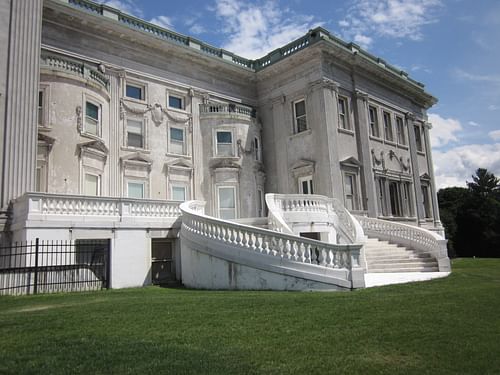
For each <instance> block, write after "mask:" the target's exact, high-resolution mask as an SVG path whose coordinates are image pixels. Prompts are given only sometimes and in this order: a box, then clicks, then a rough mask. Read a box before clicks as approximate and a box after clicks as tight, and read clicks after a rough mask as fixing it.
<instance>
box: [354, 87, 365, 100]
mask: <svg viewBox="0 0 500 375" xmlns="http://www.w3.org/2000/svg"><path fill="white" fill-rule="evenodd" d="M354 94H355V95H356V98H358V99H363V100H365V101H366V100H368V94H367V93H366V92H364V91H361V90H358V89H356V90H354Z"/></svg>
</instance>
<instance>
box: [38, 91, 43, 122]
mask: <svg viewBox="0 0 500 375" xmlns="http://www.w3.org/2000/svg"><path fill="white" fill-rule="evenodd" d="M38 125H39V126H43V90H40V91H38Z"/></svg>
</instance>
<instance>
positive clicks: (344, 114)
mask: <svg viewBox="0 0 500 375" xmlns="http://www.w3.org/2000/svg"><path fill="white" fill-rule="evenodd" d="M339 126H340V127H341V128H342V129H346V130H349V129H350V126H349V118H348V110H347V99H346V98H341V97H339Z"/></svg>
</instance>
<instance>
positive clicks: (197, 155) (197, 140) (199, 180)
mask: <svg viewBox="0 0 500 375" xmlns="http://www.w3.org/2000/svg"><path fill="white" fill-rule="evenodd" d="M190 94H191V120H190V121H191V123H190V124H189V127H190V129H191V153H192V154H191V157H192V160H193V173H192V175H191V176H192V179H193V181H192V186H193V196H192V197H191V199H198V200H204V201H206V200H207V197H205V196H204V194H203V189H202V186H203V182H204V181H203V138H202V135H201V127H200V104H202V103H203V95H204V94H203V93H200V92H197V91H194V90H191V91H190ZM210 200H211V199H209V201H210ZM207 209H208V207H207Z"/></svg>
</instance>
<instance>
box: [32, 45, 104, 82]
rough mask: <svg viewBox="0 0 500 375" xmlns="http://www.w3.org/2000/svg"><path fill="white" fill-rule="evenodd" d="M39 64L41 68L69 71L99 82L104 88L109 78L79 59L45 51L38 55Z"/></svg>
mask: <svg viewBox="0 0 500 375" xmlns="http://www.w3.org/2000/svg"><path fill="white" fill-rule="evenodd" d="M40 65H41V67H42V68H43V67H46V68H48V69H50V70H58V71H61V72H65V73H70V74H73V75H76V76H78V77H80V78H82V79H90V80H91V81H94V82H96V83H98V84H100V85H101V86H103V87H104V88H105V89H108V83H109V80H108V79H107V78H106V76H105V75H104V74H102V73H101V72H99V71H98V70H97V69H95V68H93V67H91V66H90V65H87V64H85V63H83V62H81V61H78V60H74V59H71V58H68V57H63V56H61V55H57V54H54V53H49V52H47V51H42V54H41V56H40Z"/></svg>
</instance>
